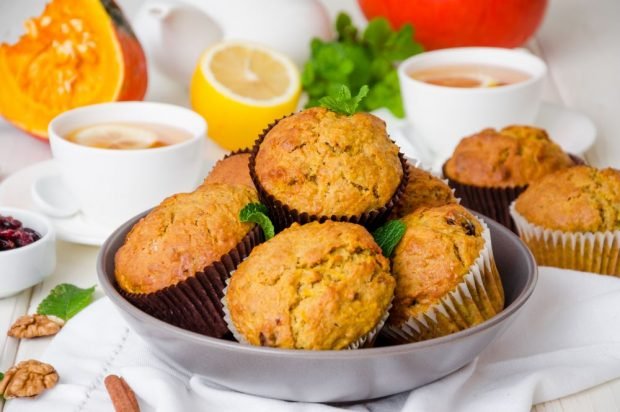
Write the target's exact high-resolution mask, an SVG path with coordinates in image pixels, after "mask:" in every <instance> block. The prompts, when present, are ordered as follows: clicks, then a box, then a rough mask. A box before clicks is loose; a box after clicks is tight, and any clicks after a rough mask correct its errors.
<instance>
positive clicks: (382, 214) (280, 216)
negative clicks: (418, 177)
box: [249, 116, 409, 233]
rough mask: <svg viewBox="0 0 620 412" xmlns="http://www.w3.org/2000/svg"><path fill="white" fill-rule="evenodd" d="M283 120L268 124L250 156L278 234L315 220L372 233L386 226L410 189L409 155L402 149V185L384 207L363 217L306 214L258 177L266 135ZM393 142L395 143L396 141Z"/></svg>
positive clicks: (253, 173)
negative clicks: (258, 160) (269, 189)
mask: <svg viewBox="0 0 620 412" xmlns="http://www.w3.org/2000/svg"><path fill="white" fill-rule="evenodd" d="M286 117H288V116H285V117H283V118H282V119H284V118H286ZM282 119H278V120H276V121H274V122H273V123H271V124H270V125H268V126H267V127H266V128H265V129H264V130H263V132H262V133H261V134H260V136H259V137H258V139H256V142H255V143H254V147H253V148H252V154H251V155H250V162H249V166H250V177H251V178H252V181H253V182H254V186H255V187H256V190H257V192H258V197H259V198H260V200H261V202H262V203H263V204H264V205H265V206H267V208H268V209H269V217H270V218H271V221H272V222H273V225H274V227H275V230H276V233H277V232H280V231H282V230H283V229H286V228H287V227H289V226H290V225H291V224H293V223H295V222H297V223H299V224H305V223H309V222H313V221H319V222H325V221H326V220H333V221H336V222H350V223H357V224H359V225H362V226H364V227H366V228H367V229H369V230H373V229H376V228H377V227H379V226H381V224H383V223H384V222H385V221H386V220H387V217H388V216H389V215H390V212H391V211H392V209H393V208H394V206H396V205H397V204H398V202H399V201H400V199H401V197H402V195H403V193H404V191H405V187H406V186H407V181H408V179H409V166H408V165H407V160H406V159H405V155H404V154H403V153H402V152H401V151H400V150H399V152H398V158H399V159H400V163H401V165H402V169H403V176H402V178H401V180H400V183H399V184H398V186H397V187H396V190H395V191H394V194H393V195H392V197H391V198H390V199H389V200H388V202H387V203H386V204H385V205H384V206H382V207H380V208H378V209H374V210H371V211H369V212H364V213H362V214H359V215H351V216H337V215H331V216H328V215H313V214H309V213H306V212H301V211H299V210H297V209H295V208H292V207H290V206H288V205H287V204H285V203H283V202H281V201H280V200H278V199H276V197H275V196H273V195H271V194H270V193H269V192H267V190H266V189H265V188H264V187H263V185H262V184H261V183H260V180H259V178H258V176H257V175H256V169H255V166H256V155H257V154H258V150H259V148H260V144H261V143H262V142H263V140H264V139H265V136H267V133H269V131H270V130H271V129H272V128H273V127H274V126H275V125H276V124H278V122H279V121H280V120H282ZM392 142H393V143H394V141H392ZM394 144H396V143H394Z"/></svg>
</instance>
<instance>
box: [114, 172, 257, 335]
mask: <svg viewBox="0 0 620 412" xmlns="http://www.w3.org/2000/svg"><path fill="white" fill-rule="evenodd" d="M256 201H257V195H256V192H255V191H254V190H252V189H249V188H247V187H245V186H230V185H225V184H218V183H213V184H210V185H208V187H206V188H205V189H204V190H198V191H195V192H192V193H180V194H177V195H174V196H171V197H169V198H167V199H165V200H164V201H163V202H162V203H161V204H160V205H159V206H157V207H155V208H154V209H153V210H151V211H150V212H149V213H148V214H147V215H146V216H145V217H144V218H142V219H141V220H140V221H139V222H138V223H136V224H135V225H134V226H133V228H132V229H131V231H130V232H129V233H128V234H127V237H126V239H125V243H124V244H123V245H122V246H121V247H120V249H119V250H118V251H117V253H116V256H115V277H116V281H117V283H118V286H119V288H120V290H121V291H122V292H123V293H124V295H125V296H126V297H127V298H128V299H129V300H130V301H131V302H132V303H134V304H135V305H136V306H138V307H140V308H141V309H143V310H145V311H147V312H148V313H150V314H152V315H154V316H156V317H158V318H160V319H162V320H166V321H169V322H171V323H174V324H177V325H179V324H180V325H182V326H183V327H185V328H186V329H190V330H194V331H198V332H202V333H205V334H209V335H211V336H218V335H219V336H221V335H223V334H224V333H226V332H227V328H226V325H225V322H224V321H223V319H222V316H223V313H222V311H221V302H220V299H221V297H222V296H223V292H222V291H223V288H224V282H225V280H226V278H227V277H228V276H229V271H231V270H233V269H234V267H235V266H236V264H238V263H239V262H240V261H241V259H243V257H244V255H247V253H249V250H250V249H251V248H252V247H253V246H254V244H255V243H258V242H260V230H259V229H258V227H255V225H254V224H253V223H242V222H240V221H239V211H240V210H241V209H242V208H243V207H244V206H245V205H246V204H248V203H251V202H256Z"/></svg>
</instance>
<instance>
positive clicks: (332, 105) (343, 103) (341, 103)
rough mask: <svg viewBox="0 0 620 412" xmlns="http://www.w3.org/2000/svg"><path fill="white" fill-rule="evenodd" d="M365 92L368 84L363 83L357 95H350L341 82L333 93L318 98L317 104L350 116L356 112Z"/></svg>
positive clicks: (349, 91)
mask: <svg viewBox="0 0 620 412" xmlns="http://www.w3.org/2000/svg"><path fill="white" fill-rule="evenodd" d="M367 94H368V86H367V85H363V86H362V87H361V88H360V90H359V92H358V93H357V95H356V96H354V97H351V90H349V88H348V87H347V86H345V85H344V84H343V85H341V86H340V87H339V88H338V91H337V92H336V93H335V94H334V95H332V96H325V97H322V98H321V99H319V105H320V106H322V107H325V108H327V109H329V110H331V111H333V112H336V113H340V114H345V115H348V116H351V115H352V114H354V113H355V112H357V107H358V106H359V104H360V102H361V101H362V99H363V98H364V97H366V95H367Z"/></svg>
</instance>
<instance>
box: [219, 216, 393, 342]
mask: <svg viewBox="0 0 620 412" xmlns="http://www.w3.org/2000/svg"><path fill="white" fill-rule="evenodd" d="M393 291H394V278H393V277H392V276H391V275H390V264H389V261H388V259H387V258H385V257H384V256H383V255H382V253H381V249H380V248H379V246H378V245H377V244H376V243H375V242H374V239H373V238H372V236H371V235H370V233H368V231H366V229H364V228H363V227H362V226H359V225H356V224H353V223H345V222H333V221H326V222H324V223H319V222H312V223H308V224H306V225H303V226H300V225H298V224H293V225H292V226H290V227H289V228H287V229H285V230H284V231H282V232H280V233H279V234H277V235H276V236H275V237H273V238H272V239H270V240H268V241H267V242H265V243H264V244H262V245H260V246H258V247H256V248H255V249H254V250H253V251H252V253H251V254H250V256H249V257H248V258H247V259H246V260H245V261H244V262H243V263H241V265H239V267H238V268H237V271H236V272H235V273H234V274H233V275H232V277H231V278H230V284H229V286H228V288H227V290H226V297H225V304H226V307H227V310H228V312H229V316H230V321H229V323H231V324H232V326H231V329H232V330H233V332H234V333H236V336H238V337H239V339H240V340H241V341H245V342H247V343H250V344H252V345H261V346H271V347H278V348H290V349H312V350H321V349H346V348H355V347H357V345H361V344H365V343H368V342H369V341H371V340H372V338H373V335H374V333H376V331H377V330H378V329H379V328H380V326H381V325H382V323H383V321H384V320H385V318H386V317H387V311H388V308H389V305H390V302H391V300H392V296H393Z"/></svg>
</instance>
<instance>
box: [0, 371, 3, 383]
mask: <svg viewBox="0 0 620 412" xmlns="http://www.w3.org/2000/svg"><path fill="white" fill-rule="evenodd" d="M2 379H4V373H2V372H0V381H1V380H2Z"/></svg>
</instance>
